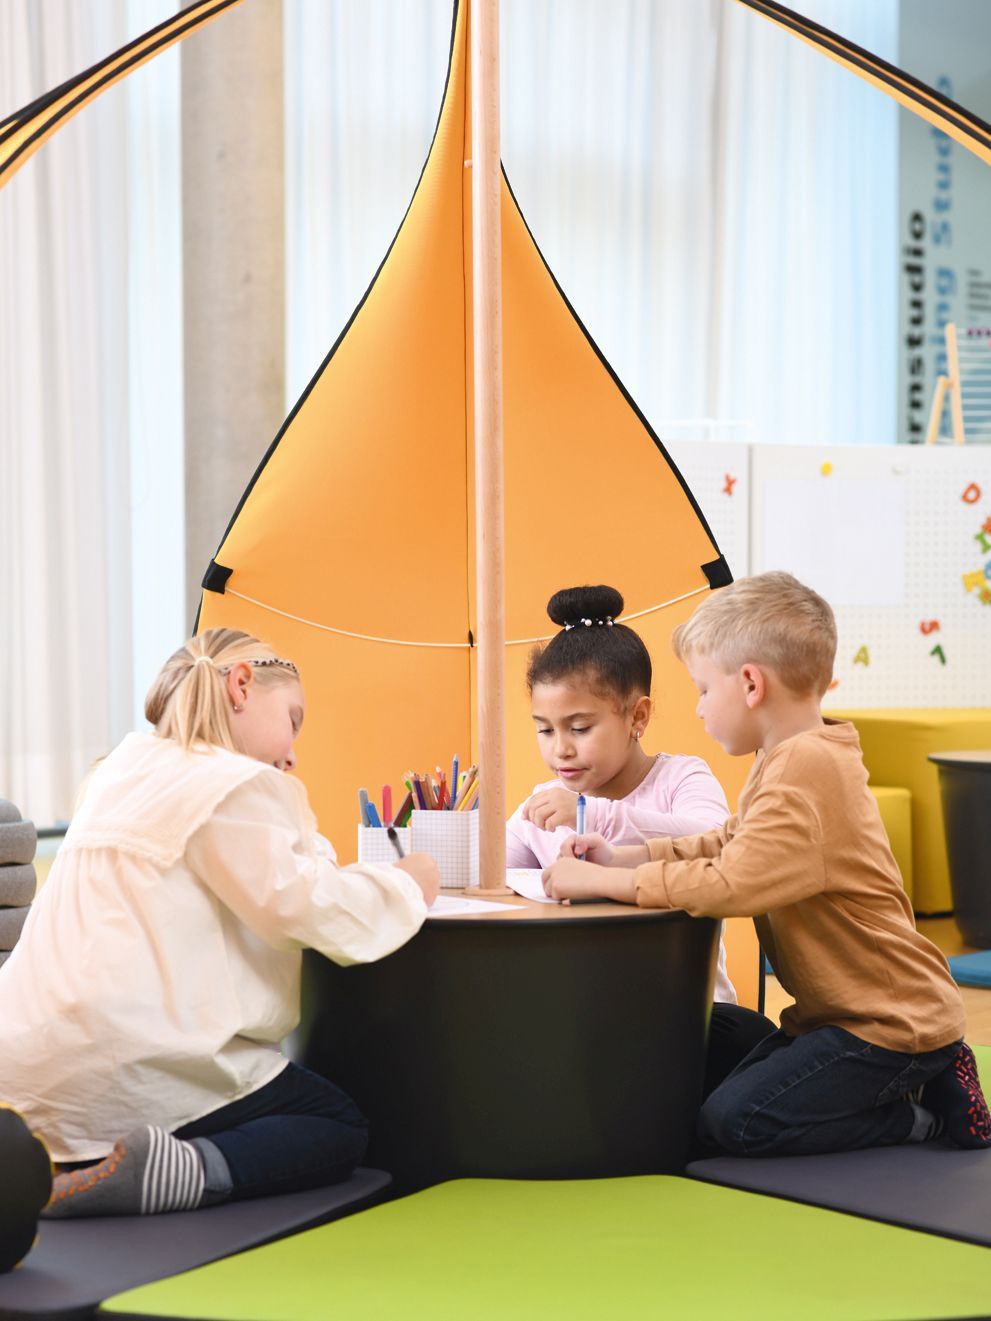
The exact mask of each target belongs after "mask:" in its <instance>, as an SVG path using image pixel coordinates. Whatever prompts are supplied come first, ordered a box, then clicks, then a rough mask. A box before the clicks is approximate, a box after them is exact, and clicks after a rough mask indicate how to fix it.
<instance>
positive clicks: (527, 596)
mask: <svg viewBox="0 0 991 1321" xmlns="http://www.w3.org/2000/svg"><path fill="white" fill-rule="evenodd" d="M468 15H469V10H468V7H467V6H466V5H462V6H461V7H460V8H459V11H458V13H457V19H456V24H455V30H454V38H453V44H452V57H451V65H450V70H449V76H448V82H447V88H446V93H445V97H444V103H443V107H442V110H441V115H440V120H439V122H438V125H437V131H436V135H435V138H434V143H433V147H432V149H431V152H430V155H429V158H428V160H427V163H426V165H425V167H424V171H423V174H422V176H421V179H420V182H419V185H418V188H417V190H416V193H415V195H414V197H413V201H412V203H411V205H410V208H409V211H408V213H407V215H406V218H405V220H404V221H403V224H402V226H401V228H400V230H399V233H398V234H397V236H396V238H395V241H394V242H393V245H392V247H391V249H390V251H389V254H388V256H387V258H386V260H385V261H384V263H383V265H382V267H381V268H380V270H379V272H378V274H377V276H376V278H375V280H374V282H373V283H372V286H371V287H370V289H369V290H368V292H367V294H366V296H365V298H364V300H363V302H362V303H361V305H360V307H359V308H358V310H357V312H356V313H355V315H354V317H353V318H352V321H351V323H350V325H349V326H348V328H347V329H346V331H345V332H344V334H343V335H342V337H341V338H340V339H339V341H338V343H337V344H336V345H335V347H334V349H333V350H332V352H331V353H330V355H329V356H328V358H327V359H326V361H325V362H324V363H323V365H322V366H321V368H320V370H319V372H318V373H317V375H316V377H315V378H314V380H313V381H312V382H311V384H310V386H309V388H308V389H307V391H306V393H305V394H304V396H303V398H302V399H301V401H300V403H299V404H298V406H297V408H296V409H295V410H294V412H293V414H292V415H291V416H290V418H289V420H288V421H287V423H286V425H285V426H284V428H283V430H282V432H281V434H280V435H279V437H278V438H277V440H276V442H275V443H274V444H273V446H272V448H271V449H270V451H269V453H268V454H267V455H266V457H265V460H264V462H263V463H262V465H261V467H260V468H259V470H258V471H257V473H256V474H255V477H254V479H253V481H252V483H251V485H250V487H249V489H248V491H247V493H246V495H245V497H244V499H243V501H242V503H241V507H240V509H239V510H238V511H237V514H236V516H235V517H234V519H233V521H232V523H231V526H230V528H229V529H228V532H227V535H226V536H225V537H224V540H223V542H222V544H221V546H220V547H219V549H218V551H217V554H216V557H215V563H214V565H213V566H212V568H211V570H210V572H208V574H207V576H206V579H205V581H204V586H205V587H206V589H207V590H206V591H205V593H204V597H203V604H202V610H201V618H200V626H201V627H205V626H210V625H215V624H228V625H235V626H239V627H246V628H250V629H252V630H255V631H257V632H258V633H260V634H262V635H263V636H264V637H266V638H267V639H268V640H269V641H271V642H272V644H273V645H274V646H275V647H276V649H277V650H278V651H279V652H280V653H284V654H286V655H289V656H292V657H293V658H294V659H296V660H297V662H298V663H299V664H300V667H301V669H302V672H303V676H304V680H305V683H306V686H307V689H308V692H309V713H308V715H307V722H306V728H305V731H304V735H303V737H302V739H301V740H300V744H299V763H300V773H301V774H302V776H303V778H304V780H305V781H306V783H307V785H308V787H309V790H310V794H311V797H312V799H313V801H314V803H315V804H316V806H317V808H318V812H319V815H320V820H321V822H322V823H323V824H324V826H325V828H326V829H328V831H329V833H330V834H331V837H332V838H335V839H336V840H338V841H339V846H340V847H341V848H342V850H343V851H347V848H348V845H349V844H350V841H351V840H352V839H353V838H354V823H355V821H356V809H355V793H356V790H357V788H358V786H359V785H367V786H369V787H370V788H371V789H372V790H373V793H374V794H376V795H377V792H378V786H379V785H381V784H382V783H383V782H391V783H392V784H393V785H398V784H399V781H400V776H401V773H402V771H403V770H404V769H405V768H406V767H409V766H430V767H433V766H434V765H435V764H437V763H440V764H444V765H446V764H449V762H450V760H451V756H452V754H453V753H454V752H459V753H460V755H461V758H462V761H464V760H465V758H466V757H467V756H468V755H470V749H471V745H472V724H473V712H474V706H475V704H474V701H473V697H472V679H471V646H470V643H471V641H472V639H473V637H474V635H475V633H476V625H475V611H474V546H475V529H474V526H473V519H474V506H473V498H472V492H473V472H472V426H471V422H472V420H471V379H472V377H471V372H472V364H471V343H472V339H471V314H472V296H471V287H470V281H471V250H470V245H471V178H470V163H467V158H468V156H469V155H470V149H469V147H468V145H467V144H468V143H469V142H470V88H469V85H468V72H467V70H468V60H467V38H468V21H469V18H468ZM502 221H503V300H504V301H503V316H504V340H505V347H504V416H505V441H504V444H505V503H506V561H505V584H506V603H507V607H506V616H507V656H508V666H507V681H508V694H509V718H508V726H509V728H508V734H509V746H508V764H509V767H510V785H509V802H510V803H514V802H515V801H516V800H517V799H519V798H520V797H522V796H523V795H524V794H525V793H526V792H528V791H529V788H530V787H531V785H532V783H533V780H534V775H535V774H536V775H538V776H539V775H540V770H539V763H536V762H535V758H534V756H533V754H532V753H531V745H532V743H533V741H534V740H533V734H532V729H531V721H530V718H529V712H528V709H527V708H526V705H525V694H524V692H523V678H522V670H523V666H524V663H525V660H526V657H527V654H528V652H529V650H530V646H531V645H532V643H533V640H534V639H536V638H537V637H540V636H541V635H544V636H546V635H547V634H548V632H549V631H550V625H549V621H548V620H547V616H546V613H545V606H546V602H547V599H548V597H549V596H550V595H551V593H552V592H553V591H554V590H556V589H557V588H558V587H561V586H566V585H568V584H570V583H576V582H587V581H596V582H598V581H603V582H613V583H616V584H617V585H618V586H619V587H620V588H621V590H622V591H623V592H624V594H625V596H626V599H627V604H628V608H629V609H630V610H631V611H633V612H639V611H647V610H649V611H651V613H650V614H647V615H645V616H644V618H643V619H642V620H639V621H638V624H642V625H643V631H644V634H645V636H647V637H649V638H650V640H651V641H652V642H653V644H654V646H653V650H654V653H655V655H656V656H657V659H658V662H659V667H660V669H661V671H662V673H663V670H664V668H665V661H666V658H667V657H668V655H669V649H668V646H667V636H668V634H669V632H670V620H669V615H668V613H667V611H666V610H658V609H657V608H658V607H660V606H662V605H667V603H670V602H674V601H679V602H680V601H682V600H683V599H685V598H689V599H697V597H698V595H699V594H702V593H704V592H706V591H708V589H709V587H710V586H711V585H719V584H720V583H724V582H726V581H728V580H729V575H728V572H727V570H726V567H725V565H724V564H723V562H722V560H721V559H720V555H719V551H718V548H717V547H716V545H715V543H714V541H713V539H712V537H711V535H710V533H709V531H708V529H707V527H706V525H705V522H704V520H703V518H702V516H701V514H700V512H699V510H698V508H697V506H696V504H695V502H694V500H693V499H692V497H691V494H690V493H689V492H688V490H687V488H686V487H685V486H684V484H683V482H682V481H681V479H680V477H679V475H678V473H677V472H676V471H675V470H674V468H673V467H672V466H671V464H670V463H669V462H667V460H666V457H665V455H664V453H663V450H662V448H661V446H660V442H659V441H658V440H657V438H656V437H655V436H654V435H653V433H652V432H651V431H650V429H649V427H648V426H647V424H646V422H645V421H644V419H643V418H642V417H641V415H640V414H639V413H638V411H637V410H636V408H635V406H634V405H633V404H632V401H631V400H630V399H629V398H628V396H627V395H626V394H625V392H624V390H623V388H622V386H621V385H620V384H619V382H618V381H617V380H616V379H615V377H614V375H613V373H612V372H611V370H610V368H609V366H608V364H606V363H605V361H604V360H603V359H602V357H601V355H600V354H599V353H598V351H597V349H596V348H595V345H594V344H593V343H592V341H591V340H590V338H589V337H588V335H587V334H586V333H585V331H584V330H583V328H582V326H581V325H580V323H579V322H578V321H577V319H576V317H575V315H574V313H573V312H572V310H571V309H570V307H569V306H568V304H567V302H566V300H565V299H564V297H563V296H562V294H561V293H560V291H559V289H558V288H557V286H556V284H555V282H554V279H553V276H552V275H551V274H550V272H549V270H548V269H547V267H546V265H545V264H544V262H543V261H542V259H541V257H540V254H539V252H538V250H537V248H536V246H535V244H534V242H533V239H532V238H531V236H530V234H529V232H528V230H527V228H526V225H525V224H524V222H523V219H522V216H521V215H520V212H519V210H518V208H517V206H516V204H515V201H514V200H513V197H512V194H511V193H510V190H509V187H508V185H506V184H505V183H504V185H503V196H502ZM514 698H515V699H516V700H515V701H514V700H513V699H514ZM690 709H691V708H690ZM663 738H664V746H668V741H669V735H668V734H667V733H665V734H664V736H663ZM675 746H677V745H675ZM483 776H484V768H483ZM483 786H484V779H483Z"/></svg>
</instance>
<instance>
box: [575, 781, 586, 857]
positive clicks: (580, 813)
mask: <svg viewBox="0 0 991 1321" xmlns="http://www.w3.org/2000/svg"><path fill="white" fill-rule="evenodd" d="M575 826H576V828H577V833H578V834H579V835H584V833H585V795H584V794H579V795H578V805H577V807H576V808H575ZM575 857H576V858H578V860H579V861H580V862H584V861H585V854H584V853H576V854H575Z"/></svg>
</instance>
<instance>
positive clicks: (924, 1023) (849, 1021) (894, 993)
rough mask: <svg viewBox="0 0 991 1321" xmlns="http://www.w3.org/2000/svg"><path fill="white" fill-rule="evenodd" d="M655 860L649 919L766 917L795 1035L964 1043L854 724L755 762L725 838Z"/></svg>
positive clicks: (662, 847) (646, 878) (926, 1044)
mask: <svg viewBox="0 0 991 1321" xmlns="http://www.w3.org/2000/svg"><path fill="white" fill-rule="evenodd" d="M647 849H648V851H649V853H650V856H651V858H652V859H653V860H654V861H651V862H649V863H645V864H644V865H643V866H641V867H638V868H637V870H636V873H635V883H636V887H637V902H638V903H639V904H640V905H641V906H642V907H644V908H682V909H684V910H685V911H687V912H689V913H692V914H695V915H697V916H698V915H703V914H704V915H707V916H711V917H735V916H744V917H745V916H750V915H754V916H756V915H758V914H760V915H761V916H757V928H758V932H759V935H760V939H761V944H762V945H763V947H764V949H765V950H766V951H767V955H768V957H769V958H770V960H771V962H772V964H773V965H774V970H775V972H776V973H777V975H778V977H779V978H780V980H781V983H782V985H783V986H784V988H785V989H786V990H787V991H788V992H789V993H790V994H791V995H793V996H794V997H795V1004H794V1005H793V1006H791V1007H789V1008H788V1009H786V1010H785V1011H784V1012H783V1013H782V1015H781V1026H782V1027H783V1028H784V1029H785V1031H786V1032H789V1033H791V1035H793V1036H797V1035H799V1034H800V1033H802V1032H809V1031H811V1030H812V1029H813V1028H816V1027H821V1026H823V1025H825V1024H833V1025H834V1026H836V1027H841V1028H845V1029H846V1030H847V1031H848V1032H852V1033H854V1034H855V1035H856V1036H858V1037H861V1038H862V1039H863V1040H865V1041H869V1042H872V1043H873V1044H874V1045H877V1046H884V1047H887V1048H888V1049H889V1050H897V1051H904V1052H906V1053H909V1054H919V1053H921V1052H923V1051H928V1050H936V1049H938V1048H939V1047H940V1046H945V1045H947V1044H949V1043H950V1042H951V1041H955V1040H957V1039H958V1038H959V1037H962V1036H963V1033H964V1011H963V1002H962V1001H961V999H960V993H959V991H958V990H957V988H956V985H955V984H954V982H953V979H952V977H951V976H950V971H949V968H948V967H947V964H946V960H945V959H944V958H943V955H942V954H941V953H940V952H939V950H938V949H936V947H935V946H934V945H933V944H931V943H930V942H929V941H928V940H926V938H925V937H924V936H921V935H920V934H919V933H918V931H916V929H915V921H914V918H913V916H912V909H911V907H910V905H909V902H908V898H907V896H906V894H905V891H904V888H903V887H902V884H901V878H900V876H899V873H898V866H897V864H896V862H895V860H894V857H893V856H892V853H891V848H890V846H889V844H888V839H887V835H886V834H885V830H884V826H883V825H882V823H881V817H880V813H879V812H878V809H877V804H876V803H875V801H874V798H873V795H872V794H871V793H870V790H869V789H868V788H867V771H866V770H865V768H864V763H863V759H862V757H861V752H860V740H859V738H858V737H857V732H856V730H855V729H854V727H853V726H852V725H851V724H849V723H848V722H845V721H844V722H838V721H831V722H827V723H826V724H824V725H823V726H822V727H821V728H820V729H816V730H813V731H811V732H809V733H805V734H797V735H795V736H794V737H793V738H789V739H785V740H784V742H783V743H780V744H779V745H778V746H777V747H776V748H774V749H773V750H772V751H771V752H769V753H767V754H766V755H764V754H758V758H757V763H756V765H755V766H754V769H753V770H752V772H751V773H750V777H749V778H748V780H747V783H746V784H745V785H744V788H743V793H742V794H741V795H740V811H739V813H738V814H737V815H736V816H731V817H730V818H729V819H728V820H727V821H726V822H724V824H723V825H722V826H721V827H720V828H719V829H718V830H711V831H708V832H707V833H706V834H704V835H691V836H688V837H687V838H684V839H651V840H648V841H647Z"/></svg>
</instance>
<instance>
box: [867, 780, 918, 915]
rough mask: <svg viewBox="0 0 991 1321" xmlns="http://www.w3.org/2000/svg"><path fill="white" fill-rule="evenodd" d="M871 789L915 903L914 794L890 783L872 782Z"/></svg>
mask: <svg viewBox="0 0 991 1321" xmlns="http://www.w3.org/2000/svg"><path fill="white" fill-rule="evenodd" d="M871 793H872V794H873V795H874V797H875V798H876V799H877V805H878V807H879V809H880V811H881V820H882V822H883V823H884V828H885V830H886V831H887V832H888V843H889V844H890V845H891V852H892V853H893V854H894V855H895V862H897V863H898V870H899V871H900V872H901V874H902V881H903V883H904V885H905V893H906V894H907V895H908V897H909V899H911V900H913V903H914V898H913V896H914V892H915V891H914V885H913V866H912V795H911V793H910V792H909V790H908V789H899V788H897V787H896V786H894V785H890V784H885V785H882V784H872V785H871Z"/></svg>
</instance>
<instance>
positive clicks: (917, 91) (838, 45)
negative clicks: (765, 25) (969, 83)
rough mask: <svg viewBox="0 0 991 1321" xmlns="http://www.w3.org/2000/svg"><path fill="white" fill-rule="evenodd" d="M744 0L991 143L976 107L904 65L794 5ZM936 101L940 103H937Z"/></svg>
mask: <svg viewBox="0 0 991 1321" xmlns="http://www.w3.org/2000/svg"><path fill="white" fill-rule="evenodd" d="M740 3H741V4H743V5H746V7H747V8H748V9H753V10H755V11H756V12H757V13H759V14H763V15H764V16H765V18H769V19H772V20H773V21H775V22H778V23H780V24H781V26H782V27H786V28H788V29H789V30H790V31H792V32H795V33H797V34H798V35H799V36H804V37H808V38H809V40H811V41H814V42H817V43H818V44H819V45H821V46H823V47H827V48H830V49H832V50H834V51H835V52H836V53H837V54H839V55H842V56H843V57H844V58H845V59H848V60H849V61H850V63H851V64H855V65H856V66H857V68H859V69H863V70H864V72H865V73H870V74H873V75H874V76H875V77H877V78H878V79H879V80H880V81H881V82H884V83H887V84H888V86H889V87H892V88H897V90H898V91H900V92H902V93H903V94H905V95H907V96H911V97H913V98H914V99H915V100H916V101H917V102H918V103H919V104H920V105H928V106H929V108H930V109H936V110H938V111H940V112H942V113H943V114H945V116H946V118H947V119H951V120H953V121H954V123H956V124H957V126H958V127H960V128H962V129H966V130H967V131H968V132H971V133H973V135H974V136H975V137H981V138H983V139H984V142H983V145H984V146H985V147H991V124H988V123H986V122H985V121H984V120H983V119H980V118H978V116H977V115H975V114H974V113H973V112H972V111H970V110H967V109H966V107H964V106H962V105H959V104H958V103H957V102H956V101H951V100H950V99H949V97H947V96H944V95H943V93H942V92H939V91H937V90H936V88H935V87H930V86H929V84H928V83H924V82H922V81H921V80H920V79H918V78H913V77H912V75H911V74H910V73H906V72H905V70H904V69H899V68H898V66H897V65H896V64H889V63H888V61H887V60H882V59H881V58H880V56H878V55H872V54H871V52H870V51H869V50H865V49H864V48H863V46H857V45H855V44H854V43H853V42H852V41H848V40H847V39H846V37H841V36H840V35H839V34H838V33H836V32H831V31H830V29H829V28H824V27H822V25H821V24H819V23H814V22H813V21H812V20H811V19H810V18H803V17H802V15H801V14H799V13H796V12H795V10H793V9H786V8H785V6H784V5H779V4H776V3H773V0H740ZM905 83H907V84H908V86H907V87H906V86H904V85H903V84H905ZM933 102H935V103H936V104H935V105H933Z"/></svg>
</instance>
